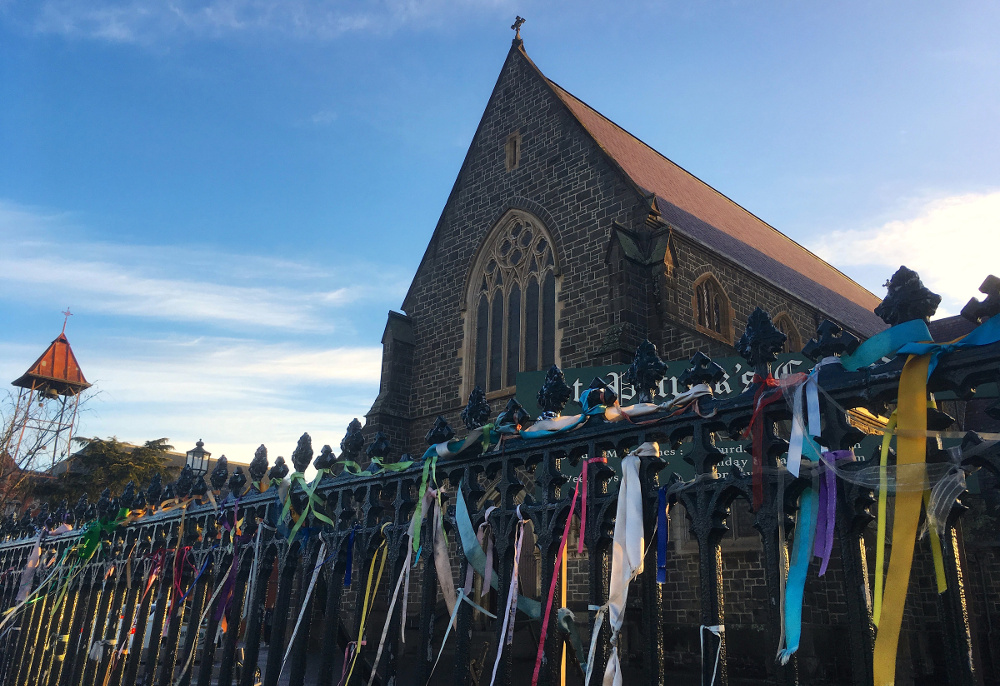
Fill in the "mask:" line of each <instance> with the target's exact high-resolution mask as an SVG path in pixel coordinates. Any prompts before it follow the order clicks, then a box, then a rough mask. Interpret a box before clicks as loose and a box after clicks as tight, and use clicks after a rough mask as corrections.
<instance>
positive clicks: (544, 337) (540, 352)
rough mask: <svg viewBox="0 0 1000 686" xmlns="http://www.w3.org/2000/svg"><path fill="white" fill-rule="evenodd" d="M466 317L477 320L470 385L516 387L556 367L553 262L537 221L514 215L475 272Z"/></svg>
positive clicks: (492, 388) (473, 330) (493, 238)
mask: <svg viewBox="0 0 1000 686" xmlns="http://www.w3.org/2000/svg"><path fill="white" fill-rule="evenodd" d="M473 277H474V278H473V279H470V284H476V286H475V287H474V288H473V289H472V290H471V292H470V293H469V302H468V306H467V308H466V311H467V312H469V313H473V314H474V317H475V320H474V322H473V323H472V326H470V327H469V329H467V330H468V331H469V332H470V333H474V336H472V337H471V340H470V341H469V346H468V348H471V349H468V348H467V359H468V360H471V369H469V372H470V373H471V379H472V384H471V385H470V388H471V386H479V387H480V388H482V389H484V390H485V391H487V392H490V391H499V390H503V389H507V388H510V387H512V386H514V385H515V381H516V378H517V372H519V371H535V370H538V369H545V368H546V367H548V366H550V365H552V364H554V363H555V362H556V354H555V347H556V260H555V255H554V254H553V246H552V240H551V237H550V236H549V235H548V232H547V231H546V230H545V228H544V227H543V226H542V224H541V222H539V221H538V220H537V219H536V218H534V217H532V216H530V215H527V214H525V213H522V212H513V213H511V214H510V215H508V217H507V218H506V219H505V220H504V221H502V222H501V224H500V225H499V228H498V229H495V230H494V232H493V235H492V236H491V237H490V238H489V239H488V241H487V243H486V245H485V247H484V249H483V250H482V251H481V253H480V257H479V259H478V260H477V265H476V266H475V267H474V271H473Z"/></svg>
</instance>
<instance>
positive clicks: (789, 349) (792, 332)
mask: <svg viewBox="0 0 1000 686" xmlns="http://www.w3.org/2000/svg"><path fill="white" fill-rule="evenodd" d="M771 321H772V322H773V323H774V328H776V329H777V330H778V331H780V332H781V333H783V334H785V336H786V337H787V340H785V346H784V352H786V353H797V352H800V351H801V350H802V334H800V333H799V327H797V326H795V321H794V320H793V319H792V316H791V315H790V314H788V312H785V311H782V312H779V313H778V314H776V315H774V317H773V318H772V319H771Z"/></svg>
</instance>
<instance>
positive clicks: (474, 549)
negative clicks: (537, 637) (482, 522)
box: [455, 483, 542, 619]
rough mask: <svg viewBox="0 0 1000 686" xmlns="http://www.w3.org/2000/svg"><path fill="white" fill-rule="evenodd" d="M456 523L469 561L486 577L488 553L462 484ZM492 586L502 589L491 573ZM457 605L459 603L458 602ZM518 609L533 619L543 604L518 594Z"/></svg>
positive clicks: (456, 505) (494, 575)
mask: <svg viewBox="0 0 1000 686" xmlns="http://www.w3.org/2000/svg"><path fill="white" fill-rule="evenodd" d="M455 523H456V524H457V525H458V536H459V539H460V540H461V541H462V550H464V551H465V559H467V560H468V561H469V564H470V565H472V568H473V569H475V570H476V573H478V574H479V576H481V577H483V578H486V553H484V552H483V548H482V546H480V545H479V540H478V539H477V538H476V530H475V528H474V527H473V526H472V518H471V517H469V507H468V505H466V504H465V496H463V495H462V485H461V483H460V484H459V485H458V492H457V493H456V494H455ZM490 586H491V587H493V588H494V589H496V590H499V589H500V584H499V582H498V581H497V575H496V574H491V575H490ZM456 605H457V603H456ZM517 609H518V610H520V611H521V612H523V613H524V614H526V615H528V617H530V618H531V619H538V618H539V617H541V616H542V605H541V603H539V602H538V601H537V600H534V599H532V598H527V597H525V596H524V595H521V594H518V596H517Z"/></svg>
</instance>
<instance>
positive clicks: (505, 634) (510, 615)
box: [490, 505, 526, 686]
mask: <svg viewBox="0 0 1000 686" xmlns="http://www.w3.org/2000/svg"><path fill="white" fill-rule="evenodd" d="M517 519H518V522H517V532H516V533H515V534H514V567H513V569H511V570H510V590H509V591H508V592H507V605H506V607H505V608H504V612H503V626H502V627H501V629H500V641H499V642H498V645H497V659H496V662H494V663H493V676H492V677H490V686H493V682H495V681H496V679H497V668H499V667H500V656H501V655H503V647H504V646H505V645H508V644H509V643H510V642H511V641H512V640H513V638H514V615H515V614H516V613H517V570H518V567H519V566H520V564H521V543H523V541H524V523H525V521H526V520H525V519H524V517H523V516H522V515H521V506H520V505H518V506H517Z"/></svg>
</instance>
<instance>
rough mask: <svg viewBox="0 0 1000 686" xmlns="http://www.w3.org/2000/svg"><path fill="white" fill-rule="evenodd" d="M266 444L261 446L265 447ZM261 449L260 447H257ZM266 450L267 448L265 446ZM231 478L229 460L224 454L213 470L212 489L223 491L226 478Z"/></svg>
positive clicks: (211, 477)
mask: <svg viewBox="0 0 1000 686" xmlns="http://www.w3.org/2000/svg"><path fill="white" fill-rule="evenodd" d="M263 447H264V446H261V448H263ZM257 450H258V451H260V448H257ZM265 451H266V448H265ZM228 478H229V460H227V459H226V456H225V455H223V456H222V457H220V458H219V459H218V460H217V461H216V463H215V469H213V470H212V475H211V476H210V477H209V480H210V481H211V482H212V489H213V490H216V491H221V490H222V487H223V486H225V485H226V479H228Z"/></svg>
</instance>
